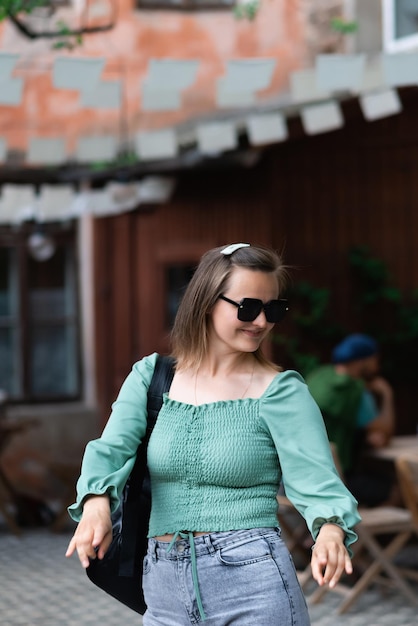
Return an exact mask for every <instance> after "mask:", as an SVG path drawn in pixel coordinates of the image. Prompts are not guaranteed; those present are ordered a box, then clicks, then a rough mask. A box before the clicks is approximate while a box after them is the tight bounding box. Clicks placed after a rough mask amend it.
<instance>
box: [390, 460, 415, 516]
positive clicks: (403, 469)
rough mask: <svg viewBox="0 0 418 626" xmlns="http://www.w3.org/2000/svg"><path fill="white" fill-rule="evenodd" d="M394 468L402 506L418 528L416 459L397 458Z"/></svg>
mask: <svg viewBox="0 0 418 626" xmlns="http://www.w3.org/2000/svg"><path fill="white" fill-rule="evenodd" d="M395 467H396V473H397V476H398V481H399V486H400V489H401V493H402V497H403V500H404V504H405V506H406V507H407V508H408V509H409V511H410V512H411V514H412V517H413V520H414V524H415V526H416V527H417V528H418V458H412V457H408V456H406V455H405V456H402V457H399V458H397V459H396V460H395Z"/></svg>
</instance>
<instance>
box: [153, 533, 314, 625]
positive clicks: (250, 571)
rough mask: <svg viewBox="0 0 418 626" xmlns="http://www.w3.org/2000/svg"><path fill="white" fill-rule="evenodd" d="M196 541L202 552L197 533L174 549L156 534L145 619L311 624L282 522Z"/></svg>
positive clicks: (172, 622) (165, 622)
mask: <svg viewBox="0 0 418 626" xmlns="http://www.w3.org/2000/svg"><path fill="white" fill-rule="evenodd" d="M193 541H194V548H195V549H194V553H195V556H194V557H193V555H192V554H191V548H190V542H189V539H180V540H179V541H176V542H175V544H174V545H173V547H172V548H171V549H169V546H170V544H169V543H165V542H160V541H156V540H155V539H150V540H149V542H148V553H147V555H146V557H145V559H144V577H143V586H144V595H145V601H146V603H147V606H148V609H147V611H146V613H145V615H144V618H143V623H144V626H188V625H189V624H199V623H200V622H201V621H202V619H204V621H203V626H230V625H233V626H309V624H310V620H309V614H308V609H307V606H306V602H305V598H304V596H303V592H302V590H301V588H300V585H299V582H298V579H297V576H296V572H295V567H294V565H293V561H292V557H291V556H290V554H289V551H288V549H287V548H286V546H285V544H284V542H283V540H282V538H281V536H280V529H279V528H254V529H252V530H237V531H228V532H215V533H210V534H208V535H200V536H198V537H195V538H194V540H193ZM193 558H194V559H195V566H196V567H195V568H194V569H195V572H197V580H196V578H194V576H193V563H192V561H193ZM199 595H200V598H201V606H203V609H204V613H203V615H202V614H201V611H200V610H199V606H198V596H199Z"/></svg>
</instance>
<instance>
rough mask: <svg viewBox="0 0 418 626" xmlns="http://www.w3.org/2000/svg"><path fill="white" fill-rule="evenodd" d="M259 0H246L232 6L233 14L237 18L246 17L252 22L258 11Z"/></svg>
mask: <svg viewBox="0 0 418 626" xmlns="http://www.w3.org/2000/svg"><path fill="white" fill-rule="evenodd" d="M259 8H260V0H247V1H246V2H242V3H240V4H236V5H235V7H234V15H235V17H236V18H237V19H238V20H241V19H247V20H249V21H250V22H252V21H253V20H254V19H255V18H256V16H257V13H258V11H259Z"/></svg>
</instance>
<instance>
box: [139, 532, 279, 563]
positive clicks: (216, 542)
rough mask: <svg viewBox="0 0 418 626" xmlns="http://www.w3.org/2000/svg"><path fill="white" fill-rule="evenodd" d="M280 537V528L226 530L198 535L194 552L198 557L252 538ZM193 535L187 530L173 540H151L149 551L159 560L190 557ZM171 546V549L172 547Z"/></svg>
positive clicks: (178, 533) (175, 535) (194, 540)
mask: <svg viewBox="0 0 418 626" xmlns="http://www.w3.org/2000/svg"><path fill="white" fill-rule="evenodd" d="M277 534H279V535H280V528H279V527H268V528H251V529H248V530H247V529H245V530H226V531H219V532H213V533H208V534H205V535H198V536H197V537H193V544H194V552H195V555H196V556H199V555H204V554H211V553H213V552H214V551H215V550H219V549H220V548H225V547H227V546H230V545H234V544H237V543H241V542H245V541H247V540H248V539H251V538H257V537H265V536H271V535H276V536H277ZM191 537H192V533H190V532H189V531H187V530H185V531H182V532H181V534H180V532H177V533H175V534H174V537H173V540H174V541H173V540H172V541H171V542H168V541H157V540H156V539H153V538H151V539H149V540H148V541H149V543H148V546H149V551H150V552H151V553H153V554H155V555H156V557H157V558H166V559H173V560H175V559H177V558H179V557H185V556H190V554H191V545H190V544H191V541H192V539H191ZM170 546H171V547H170Z"/></svg>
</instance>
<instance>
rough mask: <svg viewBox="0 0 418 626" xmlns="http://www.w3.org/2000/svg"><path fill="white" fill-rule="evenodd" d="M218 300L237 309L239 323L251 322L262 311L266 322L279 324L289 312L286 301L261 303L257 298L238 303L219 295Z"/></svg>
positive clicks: (245, 299) (244, 299)
mask: <svg viewBox="0 0 418 626" xmlns="http://www.w3.org/2000/svg"><path fill="white" fill-rule="evenodd" d="M219 299H220V300H224V301H225V302H229V304H233V305H234V306H236V307H237V308H238V319H239V320H240V322H253V321H254V320H255V319H256V318H257V317H258V316H259V315H260V313H261V311H264V314H265V316H266V320H267V321H268V322H269V323H270V324H275V323H276V322H280V320H282V319H283V318H284V316H285V315H286V312H287V311H288V310H289V306H288V301H287V300H270V302H266V303H265V304H264V303H263V301H262V300H258V299H257V298H243V299H242V300H241V301H240V302H235V300H230V299H229V298H227V297H226V296H223V295H220V296H219Z"/></svg>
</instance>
